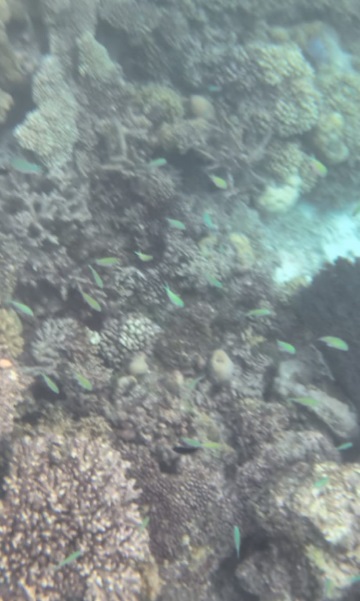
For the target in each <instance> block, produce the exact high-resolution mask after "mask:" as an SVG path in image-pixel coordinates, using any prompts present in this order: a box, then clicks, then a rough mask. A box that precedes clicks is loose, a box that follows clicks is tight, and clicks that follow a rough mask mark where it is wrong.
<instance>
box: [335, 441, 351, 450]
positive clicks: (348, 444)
mask: <svg viewBox="0 0 360 601" xmlns="http://www.w3.org/2000/svg"><path fill="white" fill-rule="evenodd" d="M353 446H354V445H353V443H352V442H343V444H341V445H339V446H338V447H336V450H337V451H347V450H348V449H352V448H353Z"/></svg>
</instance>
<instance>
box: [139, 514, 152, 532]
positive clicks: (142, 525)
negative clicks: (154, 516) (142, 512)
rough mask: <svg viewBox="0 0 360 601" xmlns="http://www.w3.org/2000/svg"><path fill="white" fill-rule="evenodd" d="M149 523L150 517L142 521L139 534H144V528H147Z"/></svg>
mask: <svg viewBox="0 0 360 601" xmlns="http://www.w3.org/2000/svg"><path fill="white" fill-rule="evenodd" d="M149 523H150V517H149V516H148V515H147V516H145V517H144V519H143V520H142V522H141V524H140V525H139V527H138V528H139V532H140V533H141V532H144V530H146V528H147V527H148V525H149Z"/></svg>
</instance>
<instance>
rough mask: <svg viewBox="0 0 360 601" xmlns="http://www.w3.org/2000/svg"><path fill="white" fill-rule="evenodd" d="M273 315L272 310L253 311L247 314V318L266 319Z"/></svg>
mask: <svg viewBox="0 0 360 601" xmlns="http://www.w3.org/2000/svg"><path fill="white" fill-rule="evenodd" d="M272 314H273V313H272V311H270V309H251V311H248V312H247V313H245V315H246V317H266V316H268V315H272Z"/></svg>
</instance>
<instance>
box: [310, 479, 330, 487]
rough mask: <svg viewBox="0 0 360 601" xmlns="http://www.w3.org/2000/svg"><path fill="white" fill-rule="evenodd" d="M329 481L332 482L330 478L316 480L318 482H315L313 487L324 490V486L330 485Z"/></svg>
mask: <svg viewBox="0 0 360 601" xmlns="http://www.w3.org/2000/svg"><path fill="white" fill-rule="evenodd" d="M329 481H330V478H329V476H323V478H320V479H319V480H316V482H314V484H313V486H314V488H324V486H326V485H327V484H329Z"/></svg>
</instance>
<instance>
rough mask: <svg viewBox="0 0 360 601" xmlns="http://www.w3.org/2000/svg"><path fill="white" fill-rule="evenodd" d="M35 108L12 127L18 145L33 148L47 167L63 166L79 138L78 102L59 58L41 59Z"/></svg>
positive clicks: (28, 148)
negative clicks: (21, 121) (22, 120)
mask: <svg viewBox="0 0 360 601" xmlns="http://www.w3.org/2000/svg"><path fill="white" fill-rule="evenodd" d="M33 98H34V101H35V103H36V105H37V107H38V108H37V109H35V110H34V111H31V112H30V113H28V114H27V116H26V118H25V121H24V122H23V123H22V124H20V125H18V126H17V127H16V129H15V137H16V138H17V140H18V142H19V144H20V146H22V148H25V149H26V150H31V151H32V152H35V153H36V154H37V156H38V157H39V158H40V159H41V161H42V162H43V163H44V164H45V165H46V166H47V167H53V168H54V167H57V168H59V167H62V166H63V165H64V164H65V163H67V162H68V161H70V159H71V157H72V152H73V147H74V144H75V142H76V140H77V138H78V130H77V125H76V117H77V112H78V107H77V103H76V100H75V97H74V95H73V92H72V90H71V85H70V83H69V82H68V81H67V80H66V78H65V73H64V70H63V68H62V66H61V63H60V61H59V60H58V59H57V58H56V57H55V56H48V57H46V58H45V59H43V63H42V65H41V67H40V70H39V71H38V73H37V74H36V76H35V77H34V80H33Z"/></svg>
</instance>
